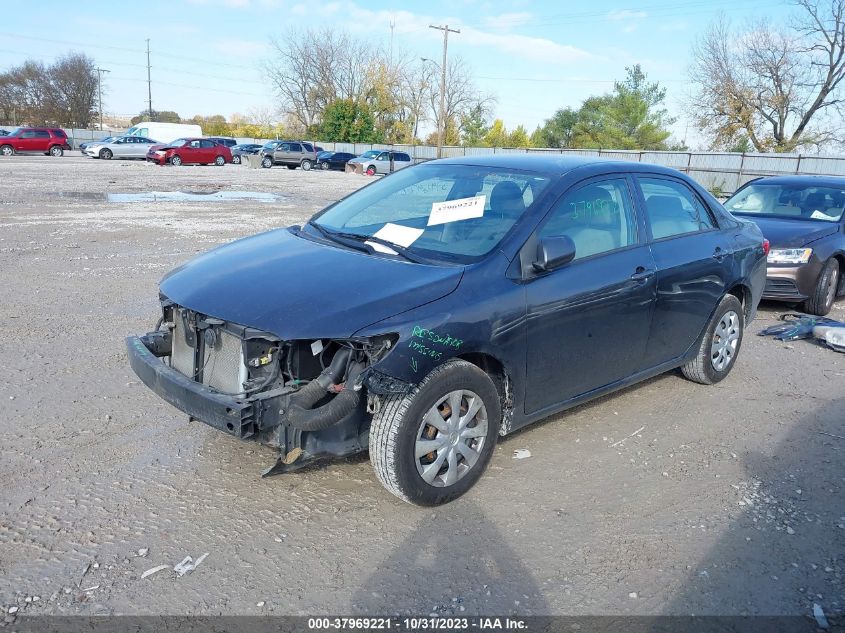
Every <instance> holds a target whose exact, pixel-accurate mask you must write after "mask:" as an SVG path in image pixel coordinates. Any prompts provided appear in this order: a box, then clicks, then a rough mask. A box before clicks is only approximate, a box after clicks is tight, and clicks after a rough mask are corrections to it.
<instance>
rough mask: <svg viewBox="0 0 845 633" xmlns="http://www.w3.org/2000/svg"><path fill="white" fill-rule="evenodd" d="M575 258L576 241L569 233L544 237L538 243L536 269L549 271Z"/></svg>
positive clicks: (534, 264)
mask: <svg viewBox="0 0 845 633" xmlns="http://www.w3.org/2000/svg"><path fill="white" fill-rule="evenodd" d="M573 259H575V242H573V241H572V238H571V237H569V236H568V235H558V236H554V237H544V238H543V239H541V240H540V242H539V244H537V259H536V260H535V261H534V263H533V264H532V265H533V266H534V270H536V271H539V272H548V271H550V270H554V269H556V268H560V267H561V266H565V265H566V264H568V263H569V262H571V261H572V260H573Z"/></svg>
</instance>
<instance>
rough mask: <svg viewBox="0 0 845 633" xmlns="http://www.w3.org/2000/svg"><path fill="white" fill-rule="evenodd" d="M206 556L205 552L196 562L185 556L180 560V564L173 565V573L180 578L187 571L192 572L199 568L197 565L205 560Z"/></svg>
mask: <svg viewBox="0 0 845 633" xmlns="http://www.w3.org/2000/svg"><path fill="white" fill-rule="evenodd" d="M206 556H208V552H206V553H205V554H203V555H202V556H200V557H199V558H197V559H196V560H194V559H193V558H191V557H190V556H185V558H183V559H182V562H181V563H179V564H178V565H174V567H173V571H175V572H176V573H177V574H179V576H180V577H182V576H184V575H185V574H187V573H188V572H189V571H194V570H195V569H196V568H197V567H199V564H200V563H201V562H202V561H204V560H205V557H206Z"/></svg>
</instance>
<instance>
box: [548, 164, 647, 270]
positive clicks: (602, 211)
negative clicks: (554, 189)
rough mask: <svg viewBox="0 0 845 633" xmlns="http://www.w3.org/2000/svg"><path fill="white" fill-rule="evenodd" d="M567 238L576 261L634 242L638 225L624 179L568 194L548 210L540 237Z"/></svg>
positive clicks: (594, 183) (591, 185) (589, 186)
mask: <svg viewBox="0 0 845 633" xmlns="http://www.w3.org/2000/svg"><path fill="white" fill-rule="evenodd" d="M562 235H568V236H569V237H570V238H571V239H572V241H573V242H574V243H575V259H582V258H584V257H590V256H591V255H597V254H599V253H606V252H609V251H613V250H616V249H619V248H624V247H626V246H631V245H632V244H636V243H637V222H636V218H635V217H634V214H633V212H632V207H631V198H630V196H629V195H628V185H627V183H626V182H625V180H624V179H621V178H619V179H612V180H602V181H599V182H592V183H590V184H588V185H583V186H581V187H578V188H576V189H574V190H572V191H569V192H567V193H566V194H565V195H564V196H563V198H561V199H560V200H559V201H558V202H557V203H556V204H555V206H554V208H553V209H552V210H551V212H550V214H549V217H548V220H547V221H546V224H545V225H544V226H543V228H542V229H540V237H541V238H543V237H558V236H562Z"/></svg>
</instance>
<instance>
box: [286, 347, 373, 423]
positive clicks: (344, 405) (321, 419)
mask: <svg viewBox="0 0 845 633" xmlns="http://www.w3.org/2000/svg"><path fill="white" fill-rule="evenodd" d="M342 353H343V352H342V351H340V352H338V353H337V354H335V357H334V359H332V364H331V365H329V367H328V368H327V369H326V370H325V371H323V373H322V374H320V377H319V378H317V380H313V381H311V382H310V383H308V384H307V385H306V386H305V387H304V388H303V389H302V390H301V391H299V392H298V393H297V394H296V395H294V396H291V405H290V409H289V410H288V416H287V421H288V424H290V425H291V426H292V427H294V428H297V429H299V430H301V431H322V430H323V429H328V428H330V427H332V426H334V425H335V424H337V423H338V422H340V421H341V420H342V419H343V418H345V417H346V416H348V415H349V414H350V413H352V412H353V411H354V410H355V408H356V407H357V406H358V403H359V402H360V399H361V394H360V392H358V391H355V389H353V388H352V386H353V384H354V383H355V379H356V378H358V376H359V375H360V373H361V372H362V371H363V370H364V364H363V363H354V364H353V365H352V366H351V368H350V369H349V372H348V373H347V374H346V381H345V382H346V388H345V389H344V390H343V391H341V392H340V393H339V394H337V395H336V396H335V397H334V398H332V399H331V400H329V402H327V403H326V404H324V405H323V406H321V407H318V408H316V409H312V408H311V407H313V406H314V405H315V404H316V403H317V402H319V401H320V400H321V399H322V398H323V397H324V396H325V395H326V393H327V388H326V387H323V386H321V385H320V382H321V379H323V378H324V376H326V375H327V374H329V373H330V372H331V370H332V367H333V366H334V365H335V361H336V360H337V357H338V356H340V355H341V354H342ZM347 357H348V354H347ZM341 367H343V368H344V369H345V359H344V364H343V365H341ZM336 380H338V381H339V380H340V377H338V378H337V379H336ZM336 384H338V383H337V382H333V383H331V385H336ZM331 385H330V386H331Z"/></svg>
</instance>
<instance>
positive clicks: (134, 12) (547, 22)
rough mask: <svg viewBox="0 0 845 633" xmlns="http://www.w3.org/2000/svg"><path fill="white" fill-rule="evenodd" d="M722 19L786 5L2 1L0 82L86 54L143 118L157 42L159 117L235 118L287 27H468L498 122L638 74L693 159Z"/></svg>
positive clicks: (433, 39) (267, 89)
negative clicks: (694, 60) (710, 51)
mask: <svg viewBox="0 0 845 633" xmlns="http://www.w3.org/2000/svg"><path fill="white" fill-rule="evenodd" d="M36 5H37V6H38V11H34V10H32V7H33V6H36ZM720 12H722V13H724V14H725V15H726V16H727V17H728V18H729V19H730V20H731V21H732V22H733V23H735V24H738V25H743V24H745V23H747V22H748V21H749V20H752V19H755V18H759V17H768V18H769V19H770V20H772V21H773V22H774V23H776V24H777V23H786V21H787V20H788V19H789V16H790V14H791V13H792V8H791V6H790V5H789V4H788V3H787V2H781V1H777V0H776V1H767V0H675V1H674V2H669V1H667V0H643V1H642V2H626V1H624V0H591V1H590V2H586V1H583V0H581V1H566V0H561V1H557V2H555V1H551V0H503V1H499V2H491V1H482V0H426V1H424V2H419V1H410V0H409V1H406V2H396V1H390V0H381V1H379V2H376V3H373V2H363V1H361V0H345V1H343V2H333V1H331V0H329V1H327V0H312V1H310V2H301V1H298V0H167V1H162V0H145V1H143V2H133V1H121V2H113V1H103V0H90V1H87V2H74V1H72V0H39V2H38V3H36V4H33V3H24V2H17V3H12V2H7V3H5V4H4V5H2V9H0V40H2V43H0V71H2V70H4V69H6V68H8V67H10V66H14V65H17V64H20V63H22V62H23V61H25V60H26V59H28V58H35V59H40V60H42V61H44V62H45V63H49V62H51V61H53V60H54V59H56V58H57V57H59V56H61V55H63V54H65V53H68V52H70V51H81V52H84V53H86V54H88V55H90V56H91V57H93V58H94V60H95V61H96V63H97V64H98V66H99V67H101V68H104V69H107V70H109V72H108V73H103V88H104V98H103V101H104V102H103V109H104V111H105V112H106V113H111V114H116V115H119V116H133V115H135V114H137V113H139V112H140V111H142V110H144V109H146V107H147V56H146V39H147V38H149V40H150V44H149V46H150V51H151V52H150V64H151V67H152V70H151V77H152V100H153V109H156V110H175V111H176V112H178V113H179V114H180V115H181V116H182V117H185V118H189V117H191V116H193V115H195V114H203V115H211V114H223V115H224V116H226V117H227V118H228V117H230V116H231V115H232V114H233V113H241V114H247V115H248V114H249V113H250V112H252V111H255V110H258V109H267V108H276V107H278V106H279V103H278V99H277V98H276V97H275V95H274V94H273V91H272V88H271V86H270V84H269V83H268V82H267V81H266V80H265V79H264V76H263V74H262V71H261V65H262V62H263V61H265V60H267V59H269V58H271V56H272V50H271V48H270V46H269V40H270V38H271V37H282V36H283V35H284V34H285V32H286V30H287V29H288V28H290V27H294V28H301V29H305V28H323V27H326V28H330V29H336V30H340V31H347V32H349V33H350V34H352V35H355V36H357V37H361V38H366V39H368V40H370V41H371V42H373V43H376V44H381V45H383V46H385V47H389V46H390V41H391V24H392V25H393V29H392V41H393V50H394V51H403V52H404V53H405V54H407V55H409V56H419V57H430V58H433V59H435V60H440V59H441V55H442V45H443V35H442V32H441V31H437V30H434V29H431V28H429V25H432V24H434V25H446V24H448V25H449V27H450V28H455V29H459V30H460V33H450V37H449V55H450V56H452V55H460V56H461V57H462V58H463V59H464V60H465V61H466V62H467V63H468V65H469V67H470V68H471V69H472V72H473V74H474V77H475V82H476V85H477V87H478V90H479V92H480V93H482V94H485V95H492V96H494V97H495V98H496V105H495V108H494V116H495V118H500V119H503V120H504V123H505V125H506V126H507V128H508V129H513V128H514V127H516V126H517V125H519V124H522V125H524V126H525V127H526V128H527V129H528V131H529V133H530V132H531V131H532V130H533V129H534V128H535V127H536V126H537V125H538V124H542V122H543V121H544V120H545V119H547V118H548V117H550V116H551V115H552V114H553V113H554V112H555V110H557V109H559V108H562V107H566V106H570V107H574V108H577V107H578V106H580V104H581V103H582V102H583V101H584V99H586V98H587V97H589V96H591V95H596V94H602V93H605V92H609V91H611V90H612V88H613V81H614V80H620V79H623V78H624V76H625V67H626V66H630V65H633V64H637V63H639V64H641V65H642V68H643V70H644V71H645V72H646V73H647V75H648V77H649V79H650V80H653V81H658V82H660V84H661V85H663V86H665V87H666V89H667V106H668V108H669V110H670V112H671V113H672V114H673V115H675V116H677V117H678V120H677V122H676V123H675V124H674V125H673V126H672V131H673V134H674V136H675V138H676V139H678V140H684V139H686V140H687V142H688V144H690V145H691V146H692V147H693V148H696V147H698V146H701V144H702V143H703V139H701V138H700V137H699V136H698V135H697V133H696V132H695V130H694V127H693V126H692V124H690V123H689V120H688V117H687V116H686V115H685V113H684V107H683V103H684V99H685V96H686V95H687V94H688V93H689V90H690V86H689V82H688V80H687V69H688V67H689V65H690V62H691V48H692V45H693V43H694V42H695V40H696V39H697V38H699V37H700V36H701V35H702V34H703V33H704V32H705V31H706V29H707V27H708V25H709V24H711V23H712V22H713V20H714V19H716V17H717V16H718V15H719V13H720ZM47 16H49V19H45V18H46V17H47ZM45 25H49V26H47V27H46V28H45ZM318 44H319V42H315V45H318Z"/></svg>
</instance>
